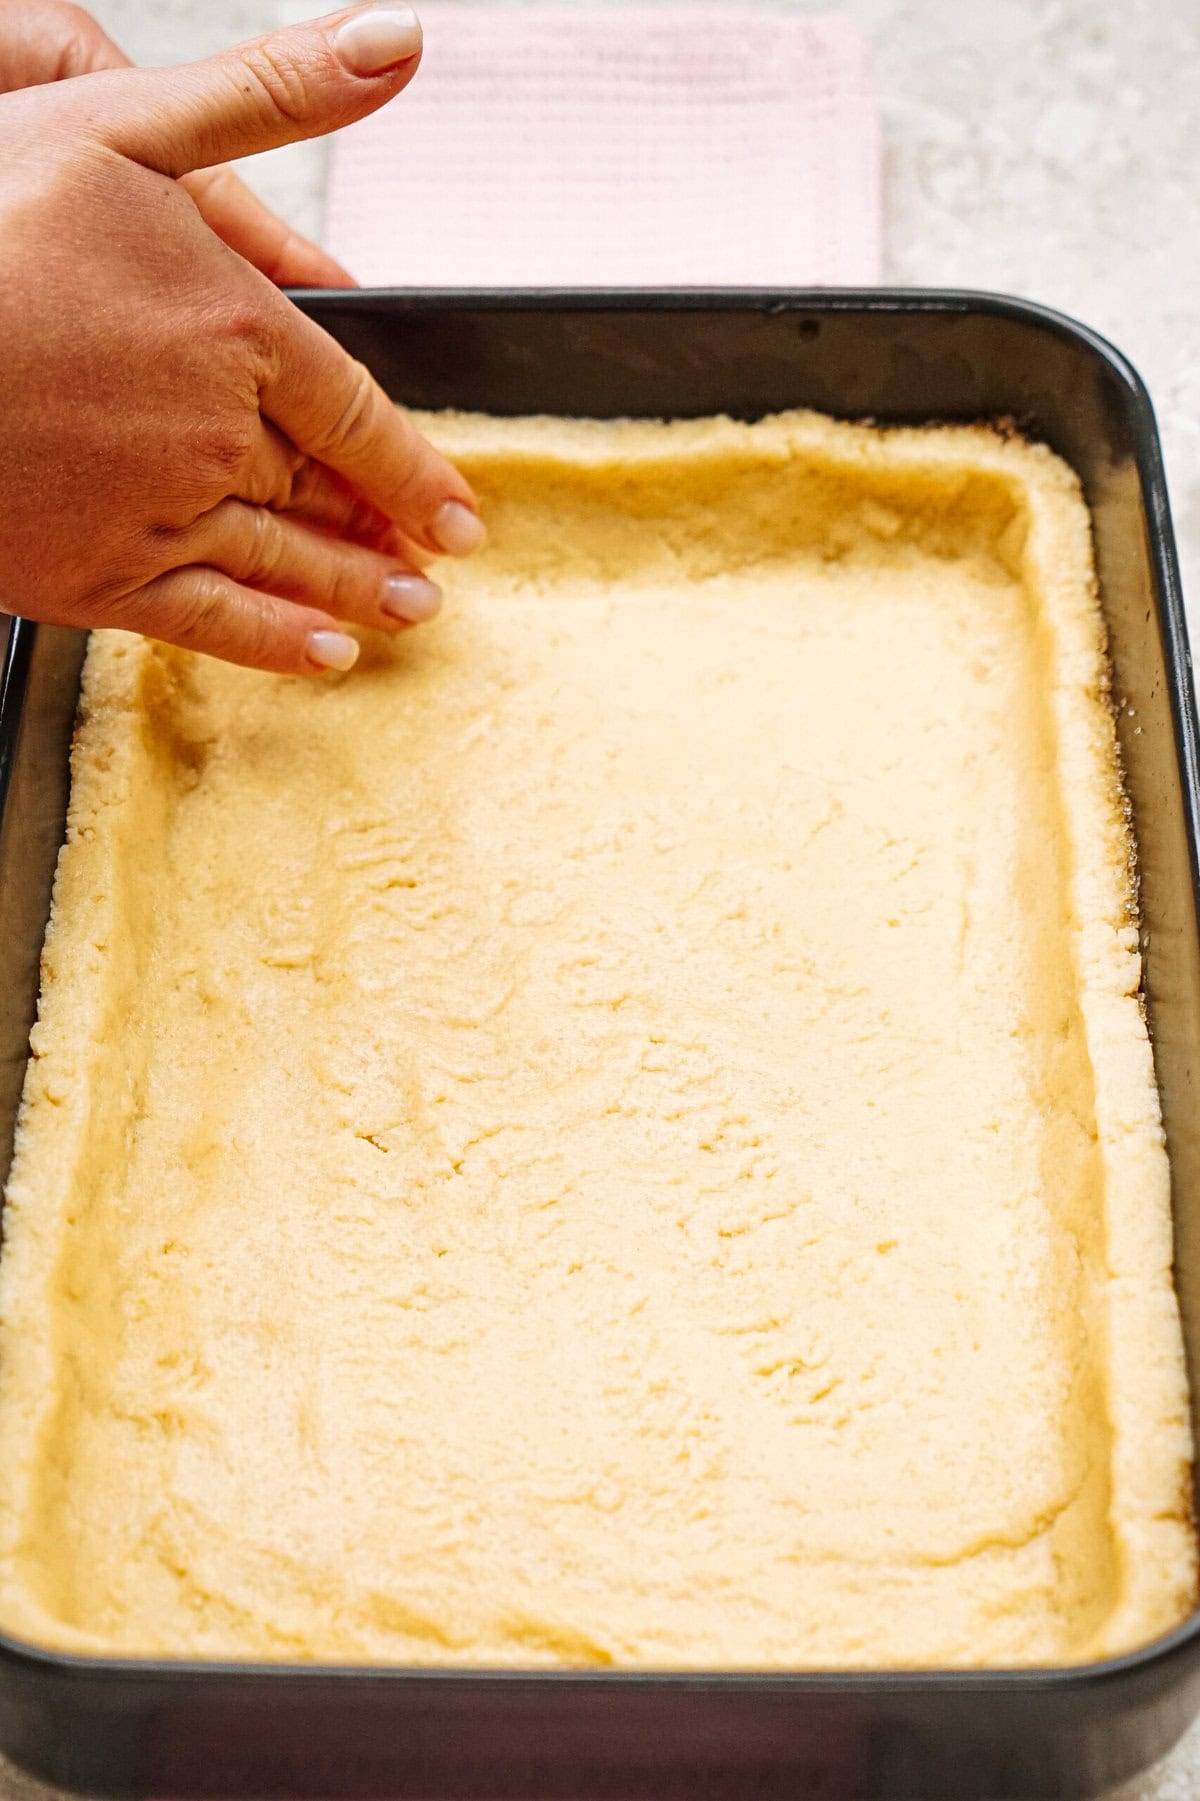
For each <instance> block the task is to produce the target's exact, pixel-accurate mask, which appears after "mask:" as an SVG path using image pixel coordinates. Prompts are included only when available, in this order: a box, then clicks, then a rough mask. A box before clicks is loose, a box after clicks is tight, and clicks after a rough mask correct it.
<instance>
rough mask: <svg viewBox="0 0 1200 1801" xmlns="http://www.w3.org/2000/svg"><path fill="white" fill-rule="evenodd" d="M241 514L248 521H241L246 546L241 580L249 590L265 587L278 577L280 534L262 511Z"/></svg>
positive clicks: (273, 520)
mask: <svg viewBox="0 0 1200 1801" xmlns="http://www.w3.org/2000/svg"><path fill="white" fill-rule="evenodd" d="M244 511H245V512H247V513H248V515H249V517H248V518H247V519H246V520H244V521H243V524H244V528H245V530H246V534H247V542H246V546H245V554H244V558H243V561H242V575H241V579H242V581H245V582H249V583H250V584H251V586H257V585H259V584H264V585H266V584H269V583H270V582H271V581H273V580H274V579H275V577H276V576H277V575H278V574H279V569H280V565H281V563H282V561H283V557H284V539H283V530H282V528H281V526H280V524H279V521H278V520H277V519H276V517H275V515H274V513H270V512H268V511H267V509H266V508H265V507H249V508H246V509H244Z"/></svg>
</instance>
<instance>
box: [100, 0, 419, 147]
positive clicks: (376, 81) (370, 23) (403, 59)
mask: <svg viewBox="0 0 1200 1801" xmlns="http://www.w3.org/2000/svg"><path fill="white" fill-rule="evenodd" d="M420 55H421V27H420V25H419V24H418V22H417V16H416V14H415V13H414V12H413V10H412V8H411V7H409V6H405V5H402V4H400V0H387V3H386V4H384V5H380V6H367V7H356V8H355V9H354V10H353V11H350V12H346V11H343V12H339V13H334V14H331V15H330V16H329V17H328V18H325V19H319V20H314V21H312V22H311V23H309V24H306V25H296V26H293V27H291V28H290V29H288V30H286V31H273V32H271V33H269V34H268V35H267V36H266V37H261V38H255V39H254V40H253V41H252V42H251V43H248V44H239V45H238V46H237V48H236V49H233V50H227V51H225V52H223V53H222V54H221V55H220V56H214V57H210V58H209V59H208V60H207V61H206V62H200V63H191V64H187V65H184V66H183V67H181V68H177V69H128V70H121V71H120V72H119V73H116V74H112V75H104V76H96V77H94V78H93V80H92V81H87V80H85V81H82V82H78V83H75V84H73V92H74V95H75V97H76V99H77V100H78V101H79V103H80V105H81V107H86V116H87V118H88V122H89V126H90V129H91V131H92V133H93V134H94V135H95V136H97V137H99V139H100V140H101V142H103V143H106V144H108V145H109V146H111V148H112V149H114V150H117V151H119V152H120V153H121V154H122V155H123V156H128V157H132V158H133V160H134V161H135V162H140V163H144V164H145V165H146V167H147V168H151V169H157V170H159V171H160V172H161V173H162V174H163V175H185V174H187V173H188V171H189V170H192V169H207V168H211V166H212V165H213V164H214V163H223V162H228V161H230V160H232V159H233V158H236V157H239V156H252V155H254V154H255V152H257V151H260V150H272V149H275V148H276V147H277V146H278V145H280V144H293V143H295V142H297V140H299V139H301V138H314V137H321V136H322V135H323V134H324V133H325V132H327V131H334V130H336V128H337V127H338V126H339V125H349V124H350V123H351V121H352V120H354V119H361V118H363V117H364V116H365V115H366V114H367V113H372V112H374V111H375V110H376V108H377V107H380V106H382V105H383V103H384V102H385V101H386V100H390V99H391V98H392V97H393V95H395V94H398V93H399V92H400V90H401V88H403V87H404V86H405V85H406V84H407V83H408V82H409V81H410V80H411V79H412V76H413V74H414V73H415V71H416V67H417V63H418V61H419V60H420ZM101 82H102V83H103V84H104V85H103V92H101V89H100V87H99V86H98V85H97V84H99V83H101ZM85 90H90V91H85Z"/></svg>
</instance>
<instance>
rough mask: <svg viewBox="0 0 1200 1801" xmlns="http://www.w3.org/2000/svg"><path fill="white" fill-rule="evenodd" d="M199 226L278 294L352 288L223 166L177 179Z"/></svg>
mask: <svg viewBox="0 0 1200 1801" xmlns="http://www.w3.org/2000/svg"><path fill="white" fill-rule="evenodd" d="M182 180H183V185H184V187H185V188H186V189H187V191H188V193H189V194H190V195H191V197H192V199H193V200H194V201H195V202H196V205H197V206H198V207H199V209H200V213H201V216H202V217H203V219H204V221H205V223H206V224H207V225H210V226H211V227H212V229H213V231H215V232H216V234H217V236H218V237H219V238H223V239H224V241H225V242H226V243H227V244H228V245H229V248H230V249H231V250H236V251H237V253H238V255H239V256H244V257H245V259H246V261H247V262H248V263H253V265H254V267H255V268H256V269H258V270H260V271H261V272H262V274H263V275H265V276H266V277H267V279H268V281H273V282H274V283H275V285H276V286H277V287H280V288H353V287H356V286H357V283H356V282H355V280H354V277H353V276H352V275H351V274H349V273H348V271H347V270H345V269H343V268H342V265H341V264H340V263H338V262H335V261H334V259H333V258H332V257H331V256H326V254H325V252H324V251H323V250H319V249H318V248H317V246H316V245H315V244H310V243H309V241H308V239H307V238H302V237H301V236H300V233H299V232H298V231H293V230H292V228H291V226H290V225H285V224H284V222H283V220H282V219H280V218H278V217H277V216H276V214H275V213H273V212H272V211H271V209H270V208H269V207H267V206H264V205H263V203H262V201H261V200H260V199H259V198H258V195H257V194H255V193H253V192H252V191H251V190H250V189H249V188H248V187H247V186H246V184H245V182H244V181H240V180H239V179H238V177H237V176H236V175H235V174H234V172H233V170H232V169H230V168H228V167H226V165H225V164H223V163H222V164H219V165H218V166H217V168H215V169H197V170H195V171H194V173H193V174H191V175H185V176H183V178H182Z"/></svg>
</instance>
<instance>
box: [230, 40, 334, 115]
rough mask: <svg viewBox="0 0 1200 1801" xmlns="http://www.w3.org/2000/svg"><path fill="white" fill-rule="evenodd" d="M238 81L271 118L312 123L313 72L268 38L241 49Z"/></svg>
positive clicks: (313, 107) (314, 110)
mask: <svg viewBox="0 0 1200 1801" xmlns="http://www.w3.org/2000/svg"><path fill="white" fill-rule="evenodd" d="M238 81H239V85H240V87H241V89H242V93H243V94H244V95H248V96H249V97H250V98H251V100H254V101H257V103H258V104H259V105H260V106H261V107H262V110H263V112H264V115H265V116H266V117H267V118H270V119H286V120H287V121H288V122H289V124H292V125H308V124H311V122H312V120H313V118H314V117H315V115H316V112H317V101H316V98H315V96H314V94H313V83H312V76H311V71H309V70H306V69H305V68H304V67H303V66H302V65H300V64H299V63H298V62H296V61H295V59H294V58H292V57H289V56H285V55H282V54H281V53H280V51H279V49H278V47H277V46H276V45H274V44H272V43H271V41H270V40H269V39H267V38H264V39H261V40H260V41H259V42H258V43H257V44H249V45H247V47H246V48H245V49H244V50H243V51H242V52H241V56H240V67H239V70H238Z"/></svg>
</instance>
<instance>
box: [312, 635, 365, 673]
mask: <svg viewBox="0 0 1200 1801" xmlns="http://www.w3.org/2000/svg"><path fill="white" fill-rule="evenodd" d="M305 648H306V650H307V651H308V660H309V662H310V663H315V664H316V666H317V668H318V669H353V668H354V665H355V664H356V663H357V662H358V644H357V643H356V641H355V640H354V639H353V638H352V637H350V635H349V633H347V632H309V634H308V643H307V645H306V646H305Z"/></svg>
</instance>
